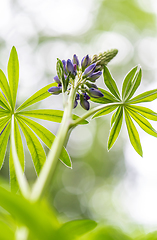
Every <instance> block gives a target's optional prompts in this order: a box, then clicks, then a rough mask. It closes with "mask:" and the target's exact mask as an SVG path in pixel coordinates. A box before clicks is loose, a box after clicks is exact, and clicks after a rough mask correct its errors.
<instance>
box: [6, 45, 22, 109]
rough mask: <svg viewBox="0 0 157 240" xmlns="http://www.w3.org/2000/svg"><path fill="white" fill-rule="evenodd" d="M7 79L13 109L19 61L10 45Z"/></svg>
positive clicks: (14, 49)
mask: <svg viewBox="0 0 157 240" xmlns="http://www.w3.org/2000/svg"><path fill="white" fill-rule="evenodd" d="M8 79H9V85H10V92H11V97H12V103H13V109H14V108H15V103H16V95H17V89H18V82H19V61H18V56H17V52H16V48H15V47H12V50H11V53H10V57H9V62H8ZM4 94H5V93H4Z"/></svg>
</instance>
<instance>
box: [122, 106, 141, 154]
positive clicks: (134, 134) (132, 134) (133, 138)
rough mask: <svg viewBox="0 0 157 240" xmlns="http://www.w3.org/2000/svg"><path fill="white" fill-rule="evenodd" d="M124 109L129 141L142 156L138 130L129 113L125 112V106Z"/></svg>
mask: <svg viewBox="0 0 157 240" xmlns="http://www.w3.org/2000/svg"><path fill="white" fill-rule="evenodd" d="M124 110H125V122H126V126H127V130H128V134H129V138H130V142H131V144H132V146H133V148H134V149H135V151H136V152H137V153H138V154H139V155H140V156H141V157H142V156H143V151H142V146H141V143H140V138H139V134H138V131H137V129H136V127H135V125H134V123H133V121H132V120H131V117H130V116H129V113H128V112H127V110H126V109H125V108H124Z"/></svg>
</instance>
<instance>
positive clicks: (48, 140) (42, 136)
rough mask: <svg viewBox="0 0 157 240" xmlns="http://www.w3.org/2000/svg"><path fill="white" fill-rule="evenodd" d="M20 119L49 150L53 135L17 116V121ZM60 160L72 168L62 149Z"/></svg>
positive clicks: (29, 120)
mask: <svg viewBox="0 0 157 240" xmlns="http://www.w3.org/2000/svg"><path fill="white" fill-rule="evenodd" d="M19 118H20V119H22V120H23V121H24V122H25V123H26V124H27V125H28V126H29V127H30V128H31V129H32V130H33V131H34V132H35V133H36V134H37V135H38V137H39V138H40V139H41V140H42V141H43V142H44V143H45V145H46V146H47V147H48V148H49V149H50V148H51V145H52V143H53V141H54V139H55V135H54V134H52V133H51V132H50V131H49V130H48V129H46V128H45V127H43V126H42V125H41V124H39V123H37V122H35V121H33V120H31V119H29V118H26V117H22V116H17V119H19ZM60 160H61V161H62V162H63V163H64V164H65V165H66V166H67V167H69V168H72V163H71V159H70V156H69V154H68V152H67V151H66V149H65V148H64V147H63V149H62V152H61V155H60Z"/></svg>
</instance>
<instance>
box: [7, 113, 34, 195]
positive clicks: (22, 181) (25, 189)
mask: <svg viewBox="0 0 157 240" xmlns="http://www.w3.org/2000/svg"><path fill="white" fill-rule="evenodd" d="M11 149H12V155H13V162H14V167H15V173H16V176H17V181H18V184H19V188H20V191H21V193H22V195H23V196H24V197H25V198H27V199H29V196H30V188H29V185H28V182H27V179H26V177H25V175H24V173H23V170H22V167H21V164H20V161H19V158H18V155H17V151H16V146H15V137H14V114H13V115H12V120H11Z"/></svg>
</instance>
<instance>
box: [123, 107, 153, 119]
mask: <svg viewBox="0 0 157 240" xmlns="http://www.w3.org/2000/svg"><path fill="white" fill-rule="evenodd" d="M127 108H129V109H132V110H133V111H135V112H137V113H140V114H141V115H142V116H143V117H145V118H148V119H150V120H153V121H157V113H156V112H154V111H152V110H151V109H149V108H146V107H141V106H135V105H128V106H127Z"/></svg>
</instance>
